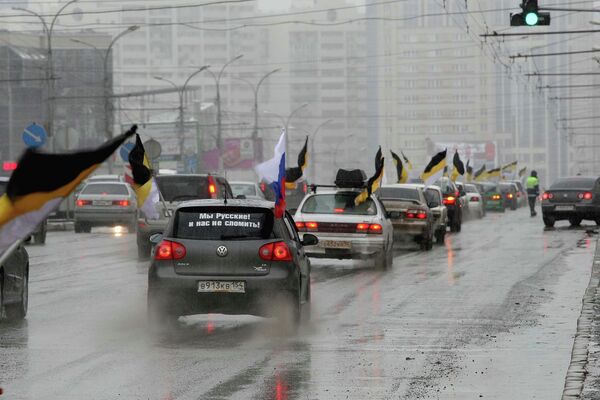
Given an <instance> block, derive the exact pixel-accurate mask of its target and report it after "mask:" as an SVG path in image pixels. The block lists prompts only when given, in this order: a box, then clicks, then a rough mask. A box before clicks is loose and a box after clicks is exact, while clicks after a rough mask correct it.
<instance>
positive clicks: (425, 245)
mask: <svg viewBox="0 0 600 400" xmlns="http://www.w3.org/2000/svg"><path fill="white" fill-rule="evenodd" d="M419 244H420V246H421V250H422V251H429V250H431V249H432V248H433V237H429V236H427V237H423V238H422V239H421V241H420V242H419Z"/></svg>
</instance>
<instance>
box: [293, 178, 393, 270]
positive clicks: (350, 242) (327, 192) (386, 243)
mask: <svg viewBox="0 0 600 400" xmlns="http://www.w3.org/2000/svg"><path fill="white" fill-rule="evenodd" d="M315 190H316V192H313V193H309V194H307V195H306V197H305V198H304V199H303V200H302V202H301V203H300V205H299V206H298V209H297V211H296V215H295V218H294V219H295V221H296V228H297V229H298V232H299V233H300V236H301V237H303V236H304V233H311V234H313V235H315V236H317V238H318V239H319V244H318V245H317V246H311V247H309V248H307V249H306V253H307V254H308V256H309V257H315V258H335V259H374V260H375V265H376V266H377V267H378V268H381V269H387V268H390V267H391V266H392V260H393V227H392V223H391V221H390V220H389V219H388V218H387V215H386V211H385V208H384V207H383V205H382V204H381V202H380V201H379V200H378V199H377V197H376V196H375V195H371V196H370V197H369V198H368V199H367V200H366V201H365V202H364V203H362V204H360V205H358V206H356V205H355V203H354V200H355V199H356V196H358V194H359V193H360V192H361V191H362V189H360V188H341V187H338V188H335V189H333V190H332V189H321V188H319V187H316V188H315Z"/></svg>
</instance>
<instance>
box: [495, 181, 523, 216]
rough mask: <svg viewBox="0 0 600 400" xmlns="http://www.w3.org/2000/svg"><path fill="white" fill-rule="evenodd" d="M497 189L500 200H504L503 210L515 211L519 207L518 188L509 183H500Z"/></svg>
mask: <svg viewBox="0 0 600 400" xmlns="http://www.w3.org/2000/svg"><path fill="white" fill-rule="evenodd" d="M498 189H499V190H500V193H501V195H502V199H503V200H504V208H510V209H511V210H516V209H517V208H518V207H519V203H518V201H519V199H518V197H517V194H518V193H519V188H518V187H517V185H515V184H514V183H510V182H502V183H500V184H499V185H498Z"/></svg>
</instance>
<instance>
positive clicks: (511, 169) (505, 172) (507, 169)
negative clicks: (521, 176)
mask: <svg viewBox="0 0 600 400" xmlns="http://www.w3.org/2000/svg"><path fill="white" fill-rule="evenodd" d="M516 173H517V161H513V162H511V163H510V164H506V165H505V166H504V167H502V178H504V179H512V178H514V176H515V174H516Z"/></svg>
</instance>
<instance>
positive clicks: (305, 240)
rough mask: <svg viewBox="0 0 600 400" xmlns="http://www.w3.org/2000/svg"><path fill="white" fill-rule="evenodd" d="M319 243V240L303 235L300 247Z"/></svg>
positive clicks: (309, 235) (306, 234) (307, 234)
mask: <svg viewBox="0 0 600 400" xmlns="http://www.w3.org/2000/svg"><path fill="white" fill-rule="evenodd" d="M318 243H319V238H318V237H316V236H315V235H312V234H310V233H305V234H304V236H302V246H315V245H316V244H318Z"/></svg>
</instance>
